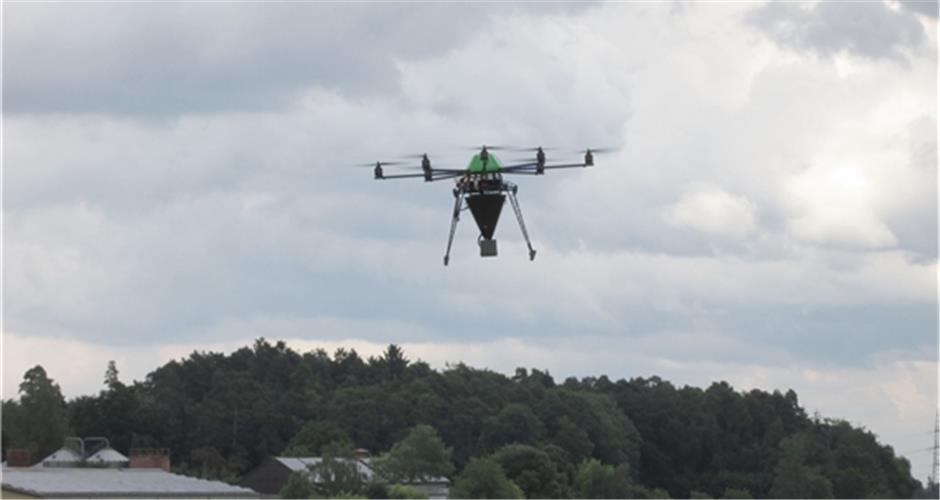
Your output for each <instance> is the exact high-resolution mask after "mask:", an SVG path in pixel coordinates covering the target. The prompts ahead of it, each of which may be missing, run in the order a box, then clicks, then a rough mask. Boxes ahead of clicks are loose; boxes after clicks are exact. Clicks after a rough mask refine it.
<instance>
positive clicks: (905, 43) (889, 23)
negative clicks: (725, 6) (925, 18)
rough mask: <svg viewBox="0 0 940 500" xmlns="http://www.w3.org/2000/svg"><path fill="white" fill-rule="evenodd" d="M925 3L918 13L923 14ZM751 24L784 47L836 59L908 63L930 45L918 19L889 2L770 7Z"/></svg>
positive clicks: (757, 13)
mask: <svg viewBox="0 0 940 500" xmlns="http://www.w3.org/2000/svg"><path fill="white" fill-rule="evenodd" d="M919 5H920V4H917V6H916V7H914V6H912V7H913V8H914V9H920V6H919ZM748 17H749V21H750V22H751V23H752V24H753V25H755V26H757V27H758V28H759V29H761V30H762V31H764V32H765V33H767V35H768V36H770V37H771V38H773V39H774V40H775V41H777V42H778V43H780V44H781V45H784V46H788V47H791V48H794V49H798V50H805V51H809V52H812V53H815V54H817V55H819V56H821V57H830V56H832V55H835V54H837V53H839V52H842V51H846V52H848V53H849V54H852V55H854V56H859V57H867V58H871V59H890V60H895V61H906V60H907V52H908V50H910V49H914V48H917V47H919V46H920V45H921V44H922V43H923V42H924V40H925V36H924V28H923V26H922V25H921V24H920V22H919V21H918V20H917V18H916V16H915V15H914V14H911V13H910V12H907V11H905V10H893V9H891V8H890V7H889V6H888V5H887V4H886V3H883V2H826V1H823V2H819V3H817V4H815V5H813V6H811V7H806V6H804V5H802V4H793V3H782V2H770V3H767V4H765V5H763V6H761V7H759V8H757V9H755V10H754V11H753V12H751V13H750V15H749V16H748Z"/></svg>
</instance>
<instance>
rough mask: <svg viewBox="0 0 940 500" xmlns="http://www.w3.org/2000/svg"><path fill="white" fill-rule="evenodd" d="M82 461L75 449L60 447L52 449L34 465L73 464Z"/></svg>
mask: <svg viewBox="0 0 940 500" xmlns="http://www.w3.org/2000/svg"><path fill="white" fill-rule="evenodd" d="M81 461H82V456H81V455H80V454H79V453H78V452H76V451H75V450H73V449H71V448H68V447H62V448H59V449H58V450H56V451H54V452H53V453H52V454H51V455H49V456H48V457H46V458H44V459H42V461H40V462H39V463H38V464H36V465H34V467H47V466H50V465H62V464H74V463H77V462H81Z"/></svg>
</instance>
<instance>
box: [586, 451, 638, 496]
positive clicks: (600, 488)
mask: <svg viewBox="0 0 940 500" xmlns="http://www.w3.org/2000/svg"><path fill="white" fill-rule="evenodd" d="M575 491H576V492H577V494H578V496H579V497H581V498H632V497H639V496H645V495H637V494H636V493H638V492H637V491H636V489H635V488H634V487H633V484H632V483H631V480H630V469H629V467H628V466H627V465H626V464H622V465H620V466H617V467H614V466H612V465H606V464H602V463H601V462H600V461H598V460H596V459H590V460H586V461H584V462H583V463H582V464H581V466H580V467H579V468H578V474H577V476H575Z"/></svg>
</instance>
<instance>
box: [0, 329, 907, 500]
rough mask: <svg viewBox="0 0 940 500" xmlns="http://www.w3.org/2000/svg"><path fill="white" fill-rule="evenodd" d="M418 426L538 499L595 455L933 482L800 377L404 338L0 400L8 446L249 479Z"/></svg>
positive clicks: (791, 474) (717, 491)
mask: <svg viewBox="0 0 940 500" xmlns="http://www.w3.org/2000/svg"><path fill="white" fill-rule="evenodd" d="M102 368H103V369H104V368H105V367H104V366H102ZM873 404H877V403H874V402H873ZM418 424H429V425H430V426H432V427H433V428H434V429H436V430H437V432H438V433H439V434H440V436H441V438H443V441H444V443H446V445H447V446H448V447H451V448H452V449H453V454H452V458H453V465H454V467H455V476H456V475H457V474H459V473H460V471H461V470H462V469H463V468H464V466H465V465H466V464H467V463H468V461H469V460H470V459H471V458H473V457H483V456H492V457H495V459H496V460H497V461H498V462H499V463H500V464H501V465H502V466H503V469H504V470H505V471H506V474H507V475H508V476H509V477H510V478H511V479H513V478H514V477H515V479H516V480H517V481H516V482H517V483H519V482H520V481H522V482H525V481H524V480H525V478H522V479H519V477H517V476H518V475H519V474H528V476H529V480H530V481H529V482H530V483H531V484H538V485H539V488H541V490H540V491H537V492H535V491H531V490H527V488H525V487H523V488H522V490H523V492H524V493H525V494H528V495H530V496H534V495H539V496H549V497H564V496H574V495H578V494H583V493H584V490H577V489H576V483H577V482H578V481H579V480H581V479H579V478H580V476H579V471H583V469H584V467H583V465H584V464H588V463H590V464H594V465H595V466H596V467H597V468H598V469H597V470H598V471H600V472H598V473H601V472H603V471H604V470H607V471H608V472H609V471H614V470H616V471H618V473H623V471H628V472H626V474H627V475H628V476H629V478H628V480H629V481H630V482H631V484H633V485H634V486H635V487H636V489H634V490H630V491H631V492H632V493H634V494H643V492H650V493H651V494H659V495H663V494H664V493H666V492H668V494H669V495H671V496H672V497H676V498H678V497H689V495H693V496H706V495H707V496H711V497H713V498H718V497H721V496H723V495H727V496H737V497H742V498H743V497H746V496H747V495H751V496H753V497H755V498H760V497H769V496H773V497H816V496H819V497H825V496H835V497H843V498H864V497H871V496H877V497H898V498H909V497H911V495H912V494H914V493H915V489H916V488H918V487H919V483H918V482H917V481H915V480H914V479H913V478H912V477H911V473H910V466H909V463H908V462H907V460H905V459H903V458H899V457H896V456H895V454H894V452H893V450H892V449H891V447H889V446H885V445H882V444H879V443H878V442H877V440H876V439H875V436H874V435H872V434H871V433H870V432H868V431H866V430H864V429H859V428H854V427H852V426H851V425H849V424H848V423H846V422H842V421H833V420H828V419H823V418H820V417H812V418H811V417H809V416H807V415H806V412H805V411H804V409H803V408H801V407H800V405H799V403H798V400H797V395H796V394H795V393H794V392H793V391H787V392H786V393H785V394H781V393H780V392H777V391H774V392H764V391H760V390H751V391H749V392H738V391H735V390H734V388H732V387H731V386H729V385H728V384H727V383H724V382H718V383H713V384H712V385H711V386H709V387H708V388H707V389H704V390H703V389H699V388H695V387H681V388H678V387H675V386H673V385H672V384H670V383H669V382H668V381H664V380H661V379H659V378H656V377H652V378H635V379H631V380H618V381H611V380H610V379H608V378H607V377H606V376H601V377H597V378H595V377H587V378H583V379H580V380H578V379H575V378H569V379H566V380H564V381H556V380H554V379H553V378H552V377H551V376H550V375H549V374H548V373H547V372H543V371H540V370H537V369H532V370H526V369H523V368H520V369H517V370H516V373H515V375H513V376H511V377H507V376H505V375H502V374H499V373H495V372H492V371H489V370H480V369H475V368H471V367H468V366H465V365H463V364H460V365H456V366H450V367H448V368H446V369H444V370H443V371H436V370H433V369H431V368H430V367H429V366H428V365H427V364H426V363H423V362H409V360H408V359H407V358H406V357H405V353H403V352H402V351H401V350H400V349H399V348H398V347H396V346H394V345H392V346H389V348H388V349H387V350H386V352H385V353H384V355H383V356H382V357H379V358H369V359H363V358H361V357H360V356H359V355H357V354H356V352H355V351H352V350H342V349H340V350H338V351H337V352H336V353H335V354H333V356H330V355H329V354H328V353H326V352H324V351H322V350H317V351H312V352H307V353H298V352H296V351H294V350H292V349H290V348H289V347H288V346H286V345H285V344H284V343H282V342H277V343H276V344H272V343H269V342H267V341H265V340H263V339H259V340H258V341H256V342H255V344H254V345H253V346H251V347H245V348H242V349H240V350H238V351H236V352H234V353H232V354H231V355H224V354H219V353H199V352H196V353H193V354H192V355H191V356H190V357H188V358H187V359H185V360H182V361H172V362H169V363H167V364H166V365H164V366H161V367H159V368H157V369H156V370H154V371H153V372H152V373H150V374H149V375H148V376H147V378H146V380H145V381H143V382H135V383H134V384H132V385H125V384H124V383H122V382H121V381H120V380H119V377H118V373H117V370H116V369H115V368H114V366H113V364H112V365H109V367H108V370H107V373H106V375H105V386H104V388H103V390H102V391H101V392H100V393H99V394H98V395H95V396H83V397H79V398H77V399H73V400H71V401H68V402H67V403H66V402H64V400H62V396H61V394H60V393H59V392H58V386H57V385H56V384H55V383H54V382H52V381H51V380H49V379H48V378H46V375H45V372H44V371H43V370H42V369H41V368H38V367H37V368H34V369H32V370H30V372H28V373H27V376H26V378H25V379H24V382H23V385H22V386H21V392H20V399H19V400H18V401H13V400H9V401H5V402H4V405H3V446H4V447H5V448H6V447H8V446H30V447H32V448H33V449H34V452H35V453H36V454H37V455H38V456H41V454H43V453H46V452H49V451H52V450H53V449H55V448H58V447H59V446H60V444H61V442H62V441H61V439H62V437H63V436H64V435H65V434H66V433H68V434H72V435H79V436H107V437H109V438H110V439H111V443H112V445H113V446H114V447H115V448H116V449H118V450H119V451H122V452H125V453H126V452H127V451H128V449H129V448H137V447H161V448H169V449H170V450H171V454H172V461H173V463H174V464H175V465H177V466H178V467H180V468H181V470H183V471H185V472H188V473H192V474H199V475H204V476H209V477H218V478H224V479H228V480H236V479H237V478H238V477H239V476H241V475H243V474H245V472H246V471H248V470H250V469H251V468H253V467H254V466H255V465H257V464H258V463H259V462H260V461H261V460H262V459H263V458H264V457H265V456H268V455H272V454H282V453H298V454H316V453H319V452H320V451H321V448H322V447H323V446H325V445H327V444H328V441H335V440H339V441H344V442H346V443H348V444H351V445H353V446H355V447H362V448H367V449H369V450H370V451H371V452H372V453H373V454H379V453H383V452H386V451H388V450H389V449H390V448H391V447H392V445H394V444H395V443H396V442H397V441H399V440H400V439H402V438H403V437H404V436H405V435H406V434H407V433H408V431H409V430H410V429H411V428H413V427H414V426H416V425H418ZM510 445H513V446H510ZM507 450H509V451H507ZM591 459H596V460H597V461H599V464H598V463H597V462H592V461H590V460H591ZM507 461H508V462H509V463H507ZM513 461H516V462H513ZM605 464H606V465H609V466H611V467H608V468H606V469H604V468H603V467H602V466H603V465H605ZM617 466H620V467H617ZM514 474H515V475H516V476H514ZM533 477H534V480H533ZM520 486H522V485H520ZM657 489H658V490H659V491H657ZM637 492H639V493H637Z"/></svg>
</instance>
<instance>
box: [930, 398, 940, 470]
mask: <svg viewBox="0 0 940 500" xmlns="http://www.w3.org/2000/svg"><path fill="white" fill-rule="evenodd" d="M938 479H940V412H938V413H937V420H936V422H934V424H933V465H931V467H930V477H929V478H928V479H927V482H928V483H929V484H937V480H938Z"/></svg>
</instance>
